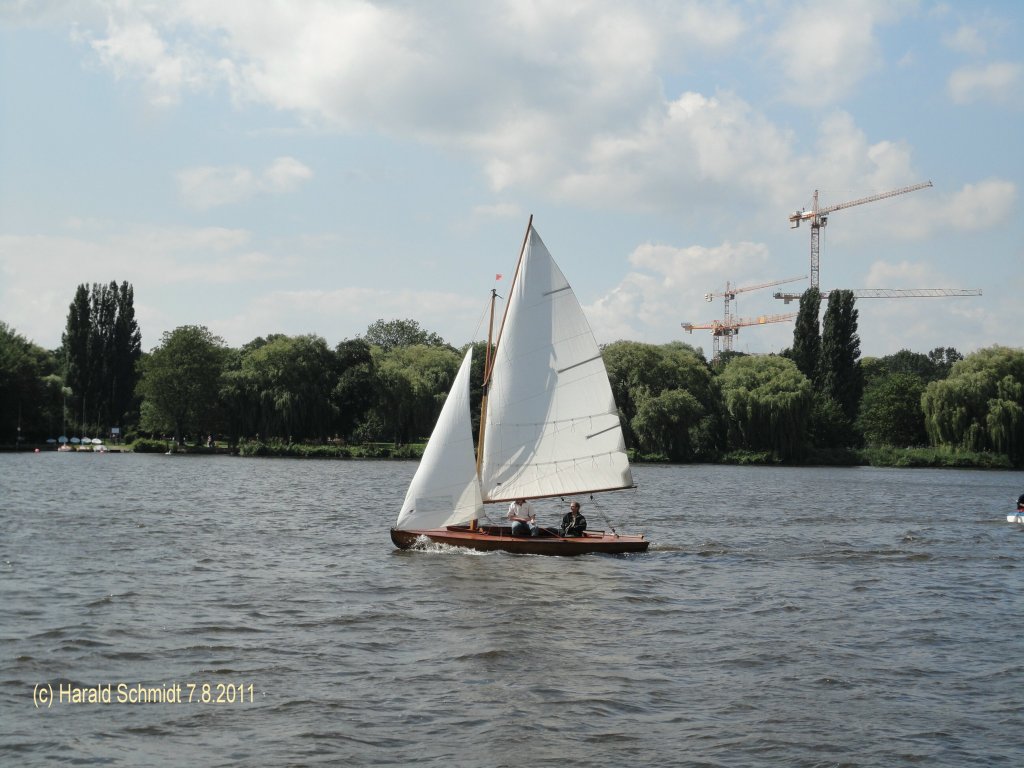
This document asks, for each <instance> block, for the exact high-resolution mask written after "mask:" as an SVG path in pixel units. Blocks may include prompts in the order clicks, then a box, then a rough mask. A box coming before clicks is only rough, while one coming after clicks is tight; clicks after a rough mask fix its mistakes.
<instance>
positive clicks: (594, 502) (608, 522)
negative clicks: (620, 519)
mask: <svg viewBox="0 0 1024 768" xmlns="http://www.w3.org/2000/svg"><path fill="white" fill-rule="evenodd" d="M590 503H591V504H593V505H594V509H596V510H597V512H598V514H599V515H601V517H602V518H604V521H605V523H607V525H608V527H609V528H611V529H612V533H614V534H615V535H616V536H617V535H618V531H616V530H615V526H614V525H612V521H611V520H610V519H609V518H608V515H606V514H605V513H604V510H603V509H601V505H600V504H598V503H597V501H596V500H595V499H594V494H590Z"/></svg>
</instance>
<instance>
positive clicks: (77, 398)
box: [61, 284, 93, 431]
mask: <svg viewBox="0 0 1024 768" xmlns="http://www.w3.org/2000/svg"><path fill="white" fill-rule="evenodd" d="M91 329H92V304H91V303H90V301H89V289H88V288H87V287H86V286H85V285H84V284H82V285H79V286H78V288H77V289H76V290H75V296H74V298H73V299H72V300H71V306H70V307H69V308H68V318H67V323H66V326H65V329H64V334H63V335H62V336H61V348H62V351H63V358H64V383H65V384H66V386H67V387H68V388H69V389H70V390H71V398H70V402H69V403H68V406H69V408H70V409H71V413H72V414H73V416H72V422H73V423H74V424H75V426H76V427H84V426H85V421H86V415H85V408H86V406H87V404H88V403H89V402H90V401H91V399H92V398H91V397H90V395H91V394H93V393H92V389H93V387H92V379H93V375H92V365H91V355H90V344H89V342H90V334H91ZM73 431H77V430H73Z"/></svg>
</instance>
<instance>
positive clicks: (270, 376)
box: [223, 335, 340, 440]
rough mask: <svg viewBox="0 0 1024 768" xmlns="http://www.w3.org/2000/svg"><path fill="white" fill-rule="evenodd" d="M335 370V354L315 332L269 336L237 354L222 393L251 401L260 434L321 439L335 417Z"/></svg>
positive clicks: (324, 437) (336, 375)
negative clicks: (236, 366)
mask: <svg viewBox="0 0 1024 768" xmlns="http://www.w3.org/2000/svg"><path fill="white" fill-rule="evenodd" d="M339 374H340V368H339V365H338V358H337V356H336V355H335V353H334V351H333V350H331V349H330V348H329V347H328V346H327V343H326V342H325V341H324V340H323V339H322V338H321V337H319V336H314V335H306V336H294V337H290V336H275V337H273V338H272V340H270V341H267V342H266V343H264V344H261V345H256V346H251V347H250V348H249V349H248V351H246V352H244V353H243V354H242V356H241V360H240V365H239V367H238V368H237V369H236V370H232V371H230V372H229V374H228V375H227V376H226V379H225V388H224V390H223V392H224V394H225V395H226V396H227V397H233V398H236V400H235V401H234V402H236V403H237V398H238V397H239V395H241V396H242V398H243V399H244V402H245V403H246V404H248V405H249V406H250V408H251V407H252V406H254V405H255V406H256V408H257V412H256V413H255V414H251V413H250V417H251V416H253V415H254V416H255V426H256V431H257V432H259V434H260V435H262V436H264V437H271V436H276V437H281V438H288V439H297V440H302V439H306V438H312V437H318V438H320V439H326V438H327V437H328V436H329V435H330V433H331V431H332V429H333V426H334V419H335V417H336V416H337V407H336V405H335V404H334V402H333V393H334V388H335V386H336V384H337V381H338V377H339ZM227 397H226V398H225V399H227ZM232 412H233V413H235V412H237V410H236V409H234V408H233V409H232Z"/></svg>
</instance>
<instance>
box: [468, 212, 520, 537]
mask: <svg viewBox="0 0 1024 768" xmlns="http://www.w3.org/2000/svg"><path fill="white" fill-rule="evenodd" d="M532 227H533V214H532V213H531V214H530V220H529V221H528V222H527V223H526V234H525V235H523V244H522V246H521V247H520V248H519V260H518V261H517V262H516V271H515V274H514V275H512V284H511V285H510V286H509V289H508V293H509V301H506V302H505V311H504V312H503V313H502V315H501V327H500V328H499V329H498V338H497V340H496V341H495V342H494V345H493V347H492V345H491V338H492V334H493V332H494V301H495V299H496V298H497V296H498V291H497V290H495V289H494V288H492V289H491V318H490V322H489V323H488V326H487V349H486V351H485V353H484V380H483V394H482V397H481V398H480V434H479V437H478V439H477V442H476V476H477V478H478V479H481V480H482V478H481V470H482V466H483V460H484V436H485V435H486V433H487V391H488V389H489V388H490V384H491V374H492V373H493V372H494V359H495V357H496V355H497V352H498V344H500V343H501V332H502V331H503V330H504V329H505V318H506V317H508V307H509V304H510V303H511V297H512V291H513V290H515V287H516V281H517V280H518V279H519V268H520V267H521V266H522V263H523V254H524V253H526V243H527V242H528V241H529V239H530V230H531V228H532ZM469 525H470V528H471V529H475V528H476V520H472V521H470V524H469Z"/></svg>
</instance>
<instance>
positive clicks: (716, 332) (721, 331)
mask: <svg viewBox="0 0 1024 768" xmlns="http://www.w3.org/2000/svg"><path fill="white" fill-rule="evenodd" d="M806 278H807V275H800V276H799V277H787V278H785V279H784V280H771V281H769V282H767V283H757V284H756V285H745V286H743V287H737V286H733V285H732V283H729V282H726V284H725V290H724V291H716V292H713V293H705V294H704V301H714V300H715V299H717V298H719V297H721V298H723V299H725V302H724V304H725V307H724V312H723V315H722V319H721V320H712V321H711V322H710V323H701V324H694V323H682V326H683V330H685V331H687V332H688V333H693V329H694V328H697V329H701V330H710V331H711V333H712V335H713V336H714V342H713V346H714V356H713V358H712V360H717V359H718V356H719V354H721V351H722V349H721V348H722V339H725V349H726V350H727V351H731V350H732V337H733V336H735V335H736V334H738V333H739V332H740V328H741V327H743V326H747V325H764V324H765V323H779V322H782V321H783V320H790V319H792V318H793V317H796V315H795V314H787V315H761V316H759V317H757V318H753V319H737V318H736V317H734V316H733V314H732V302H733V301H735V300H736V294H738V293H746V292H748V291H757V290H760V289H761V288H771V287H772V286H774V285H782V284H784V283H793V282H796V281H797V280H804V279H806Z"/></svg>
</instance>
